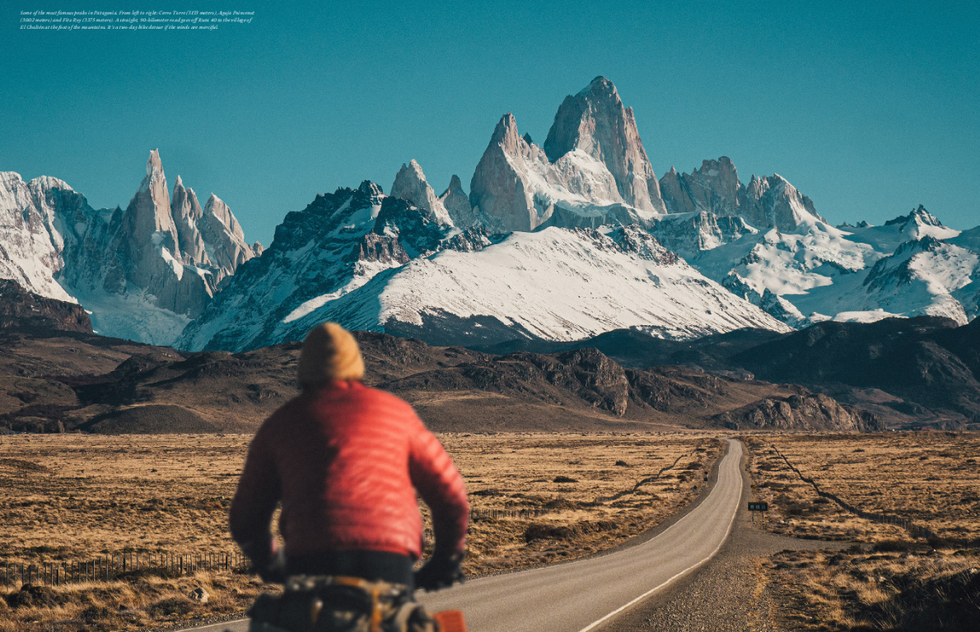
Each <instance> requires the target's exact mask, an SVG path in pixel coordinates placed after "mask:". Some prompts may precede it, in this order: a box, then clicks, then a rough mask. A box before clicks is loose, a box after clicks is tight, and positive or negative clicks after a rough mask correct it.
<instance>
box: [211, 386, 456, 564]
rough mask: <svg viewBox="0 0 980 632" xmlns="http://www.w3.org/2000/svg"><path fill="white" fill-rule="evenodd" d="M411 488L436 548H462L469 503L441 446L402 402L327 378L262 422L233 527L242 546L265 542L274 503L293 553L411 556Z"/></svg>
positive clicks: (415, 525) (416, 529)
mask: <svg viewBox="0 0 980 632" xmlns="http://www.w3.org/2000/svg"><path fill="white" fill-rule="evenodd" d="M413 486H414V489H413ZM416 489H417V490H418V493H419V495H421V497H422V499H423V500H424V501H425V503H426V504H427V505H428V506H429V508H430V510H431V511H432V516H433V526H434V529H435V536H436V543H437V547H438V548H439V549H440V551H441V552H443V553H447V554H456V553H462V552H463V548H464V546H465V537H466V526H467V522H468V519H469V504H468V502H467V500H466V488H465V486H464V484H463V479H462V477H461V476H460V474H459V471H458V470H457V469H456V466H455V465H454V464H453V462H452V459H450V458H449V455H448V454H446V451H445V450H444V449H443V447H442V444H441V443H439V440H438V439H436V438H435V436H434V435H433V434H432V433H431V432H429V431H428V430H427V429H426V428H425V426H424V425H423V424H422V421H421V420H420V419H419V418H418V416H417V415H416V414H415V411H414V410H413V409H412V407H411V406H410V405H409V404H408V403H406V402H404V401H402V400H401V399H399V398H397V397H395V396H394V395H391V394H389V393H385V392H383V391H379V390H376V389H373V388H369V387H367V386H364V385H363V384H362V383H361V382H358V381H333V382H329V383H328V384H327V385H325V386H323V387H320V388H316V389H312V390H308V391H304V392H303V393H302V394H301V395H300V396H298V397H296V398H295V399H293V400H292V401H290V402H288V403H287V404H286V405H284V406H283V407H282V408H280V409H279V410H277V411H276V412H275V413H273V414H272V416H271V417H269V418H268V419H267V420H266V421H265V423H263V424H262V426H261V427H260V428H259V431H258V432H257V433H256V435H255V438H254V439H253V440H252V444H251V446H250V447H249V451H248V457H247V459H246V461H245V469H244V471H243V472H242V476H241V480H240V481H239V484H238V491H237V492H236V493H235V498H234V500H233V501H232V504H231V516H230V521H231V533H232V537H234V539H235V540H236V541H237V542H238V543H240V544H244V543H249V542H261V541H263V540H264V541H268V538H269V523H270V522H271V519H272V514H273V512H274V510H275V507H276V503H277V502H278V501H280V500H281V501H282V515H281V517H280V521H279V530H280V533H281V534H282V536H283V539H284V540H285V543H286V551H287V553H288V554H289V555H290V556H292V555H302V554H307V553H318V552H325V551H352V550H367V551H387V552H391V553H398V554H401V555H408V556H411V557H413V558H415V559H418V558H419V557H421V554H422V547H421V544H422V519H421V516H420V514H419V508H418V501H417V498H416V494H415V490H416Z"/></svg>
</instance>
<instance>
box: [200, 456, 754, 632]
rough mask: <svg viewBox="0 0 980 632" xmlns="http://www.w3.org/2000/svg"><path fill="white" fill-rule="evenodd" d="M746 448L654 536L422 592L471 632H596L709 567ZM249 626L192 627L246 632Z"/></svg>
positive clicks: (733, 505) (731, 514)
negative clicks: (699, 497)
mask: <svg viewBox="0 0 980 632" xmlns="http://www.w3.org/2000/svg"><path fill="white" fill-rule="evenodd" d="M741 459H742V444H740V443H739V442H737V441H734V440H731V439H729V440H728V451H727V453H726V454H725V456H724V457H723V458H722V460H721V463H720V464H719V468H718V476H717V480H716V482H715V485H714V486H713V487H712V489H711V491H710V492H709V493H708V495H707V496H706V497H703V498H702V500H701V502H700V503H699V504H698V505H697V506H696V507H694V508H693V509H692V510H690V511H689V512H687V513H686V514H685V515H683V517H681V518H680V519H679V520H677V521H676V522H674V523H673V524H672V525H670V526H669V527H668V528H666V529H665V530H663V531H662V532H660V533H658V534H657V535H656V536H655V537H653V538H651V539H649V540H646V541H645V542H642V543H641V544H638V545H636V546H632V547H628V548H623V549H620V550H617V551H615V552H612V553H608V554H606V555H599V556H595V557H590V558H587V559H582V560H578V561H574V562H568V563H565V564H557V565H553V566H546V567H542V568H536V569H531V570H527V571H522V572H519V573H506V574H502V575H494V576H490V577H482V578H479V579H474V580H470V581H468V582H466V583H465V584H462V585H460V586H456V587H454V588H451V589H449V590H444V591H440V592H437V593H431V594H427V593H419V594H418V597H419V600H420V601H421V602H422V603H423V604H424V605H425V607H426V609H428V610H429V611H430V612H435V611H438V610H462V611H463V613H464V615H465V617H466V624H467V629H468V630H469V631H470V632H524V631H526V632H587V631H590V630H596V631H597V632H598V630H599V629H600V628H602V627H604V625H605V624H607V623H611V622H612V621H613V620H614V619H615V618H616V617H617V616H618V615H620V614H621V613H624V612H625V611H627V610H628V609H629V608H630V607H631V606H634V605H636V604H638V603H640V602H642V601H644V600H646V599H647V598H649V597H651V596H652V595H654V594H655V593H657V592H658V591H661V590H663V589H665V588H667V587H668V586H671V585H672V584H674V583H676V582H677V581H678V580H680V579H681V578H683V577H685V576H687V575H689V574H690V573H692V572H694V571H695V570H696V569H698V568H699V567H701V566H702V565H703V564H705V563H706V562H708V560H710V559H711V558H712V557H713V556H714V555H715V554H716V553H717V552H718V551H719V550H720V549H721V547H722V545H723V544H724V543H725V540H726V539H727V538H728V535H729V533H730V531H731V528H732V523H733V521H734V519H735V516H736V513H737V511H738V508H739V503H740V499H741V497H742V487H743V484H742V474H741V471H740V469H739V465H740V462H741ZM247 629H248V622H247V620H241V621H232V622H226V623H222V624H217V625H213V626H205V627H201V628H194V630H195V631H196V632H219V631H222V630H228V631H230V632H246V631H247Z"/></svg>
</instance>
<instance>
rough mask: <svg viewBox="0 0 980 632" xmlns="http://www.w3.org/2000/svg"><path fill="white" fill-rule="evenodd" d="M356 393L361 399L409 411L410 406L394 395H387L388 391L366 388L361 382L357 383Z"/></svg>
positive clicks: (371, 387)
mask: <svg viewBox="0 0 980 632" xmlns="http://www.w3.org/2000/svg"><path fill="white" fill-rule="evenodd" d="M356 389H357V391H358V392H359V395H360V396H361V397H365V398H368V399H371V400H374V401H376V402H379V403H383V404H385V405H388V406H393V407H401V408H408V409H411V408H412V405H411V404H409V403H408V402H406V401H405V400H404V399H402V398H401V397H399V396H397V395H395V394H394V393H389V392H388V391H385V390H382V389H380V388H374V387H373V386H368V385H366V384H364V383H363V382H357V386H356Z"/></svg>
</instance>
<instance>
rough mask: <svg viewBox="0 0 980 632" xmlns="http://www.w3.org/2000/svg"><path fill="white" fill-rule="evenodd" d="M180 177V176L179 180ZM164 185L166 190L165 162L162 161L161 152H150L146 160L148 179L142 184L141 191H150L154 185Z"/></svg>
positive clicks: (156, 150)
mask: <svg viewBox="0 0 980 632" xmlns="http://www.w3.org/2000/svg"><path fill="white" fill-rule="evenodd" d="M179 177H180V176H178V178H179ZM159 182H162V183H163V185H164V186H163V188H164V190H166V188H167V187H166V184H167V177H166V176H165V175H164V173H163V162H161V160H160V150H159V149H153V150H151V151H150V157H149V158H147V159H146V177H145V178H143V182H141V183H140V189H139V190H140V191H148V190H149V189H150V187H151V186H152V185H153V184H154V183H159Z"/></svg>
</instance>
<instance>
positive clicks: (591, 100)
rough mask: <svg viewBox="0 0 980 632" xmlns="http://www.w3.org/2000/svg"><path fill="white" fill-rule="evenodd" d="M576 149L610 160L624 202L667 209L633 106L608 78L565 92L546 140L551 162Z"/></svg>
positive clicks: (648, 207) (656, 208)
mask: <svg viewBox="0 0 980 632" xmlns="http://www.w3.org/2000/svg"><path fill="white" fill-rule="evenodd" d="M576 150H578V151H581V152H584V153H585V154H587V155H589V156H591V157H592V158H594V159H595V160H597V161H599V162H601V163H603V164H605V166H606V167H607V168H608V169H609V172H610V173H612V175H613V177H614V178H615V180H616V185H617V187H618V189H619V194H620V196H621V197H622V199H623V201H624V202H626V203H627V204H630V205H632V206H634V207H636V208H638V209H641V210H645V211H654V212H656V213H661V214H663V213H666V212H667V211H666V208H665V207H664V203H663V200H662V199H661V197H660V184H659V182H658V181H657V177H656V175H655V174H654V171H653V166H652V165H651V164H650V159H649V158H648V157H647V152H646V149H644V147H643V143H642V141H641V140H640V133H639V131H638V130H637V127H636V119H635V118H634V116H633V108H627V107H625V106H624V105H623V101H622V100H621V99H620V98H619V93H618V92H617V91H616V86H614V85H613V83H612V82H611V81H609V80H608V79H606V78H605V77H601V76H600V77H596V78H595V79H593V80H592V83H590V84H589V85H588V86H586V88H585V89H584V90H582V91H581V92H579V93H578V94H576V95H575V96H567V97H565V100H564V101H563V102H562V104H561V107H559V108H558V113H557V114H555V121H554V123H553V124H552V126H551V129H550V130H549V131H548V137H547V139H546V140H545V141H544V151H545V154H546V155H547V156H548V160H550V161H551V162H552V163H554V162H557V161H558V160H559V159H560V158H561V157H562V156H564V155H566V154H568V153H570V152H573V151H576Z"/></svg>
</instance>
